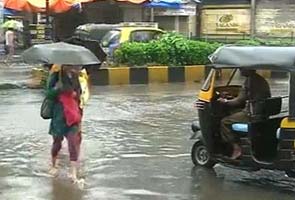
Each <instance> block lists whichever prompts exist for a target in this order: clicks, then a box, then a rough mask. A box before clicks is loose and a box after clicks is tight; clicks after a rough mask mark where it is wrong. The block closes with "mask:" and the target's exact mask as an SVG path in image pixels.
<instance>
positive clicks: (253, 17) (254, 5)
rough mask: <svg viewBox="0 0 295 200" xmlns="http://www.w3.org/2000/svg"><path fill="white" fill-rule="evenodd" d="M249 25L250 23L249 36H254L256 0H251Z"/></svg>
mask: <svg viewBox="0 0 295 200" xmlns="http://www.w3.org/2000/svg"><path fill="white" fill-rule="evenodd" d="M250 20H251V25H250V34H251V37H252V38H254V37H255V33H256V0H251V19H250Z"/></svg>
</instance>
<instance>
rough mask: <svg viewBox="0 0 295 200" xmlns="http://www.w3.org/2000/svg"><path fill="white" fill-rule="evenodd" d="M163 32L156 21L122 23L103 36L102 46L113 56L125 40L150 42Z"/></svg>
mask: <svg viewBox="0 0 295 200" xmlns="http://www.w3.org/2000/svg"><path fill="white" fill-rule="evenodd" d="M163 33H164V31H163V30H161V29H159V28H158V26H157V24H156V23H141V24H138V23H122V24H120V27H118V28H114V29H112V30H110V31H109V32H108V33H107V34H106V35H105V36H104V37H103V38H102V41H101V46H102V48H103V50H104V51H105V52H106V53H107V54H108V55H109V56H111V55H112V52H113V51H114V49H116V48H118V47H119V46H120V44H122V43H123V42H149V41H151V40H157V39H159V38H160V36H161V35H162V34H163Z"/></svg>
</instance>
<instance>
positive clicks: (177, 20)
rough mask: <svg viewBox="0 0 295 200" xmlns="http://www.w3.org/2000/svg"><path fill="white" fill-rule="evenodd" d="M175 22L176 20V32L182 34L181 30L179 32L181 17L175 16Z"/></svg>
mask: <svg viewBox="0 0 295 200" xmlns="http://www.w3.org/2000/svg"><path fill="white" fill-rule="evenodd" d="M174 20H175V21H174V22H175V25H174V26H175V30H176V32H177V33H179V32H180V30H179V16H175V17H174Z"/></svg>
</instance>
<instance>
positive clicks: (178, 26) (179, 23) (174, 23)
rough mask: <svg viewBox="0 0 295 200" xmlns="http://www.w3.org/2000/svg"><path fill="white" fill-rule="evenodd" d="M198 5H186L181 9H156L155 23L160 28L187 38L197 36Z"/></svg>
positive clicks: (154, 12) (154, 11)
mask: <svg viewBox="0 0 295 200" xmlns="http://www.w3.org/2000/svg"><path fill="white" fill-rule="evenodd" d="M196 10H197V9H196V4H195V3H186V4H183V5H182V6H181V8H180V9H170V8H154V10H153V15H154V21H155V22H157V23H158V24H159V28H161V29H164V30H166V31H176V32H178V33H181V34H183V35H186V36H195V35H196V12H197V11H196Z"/></svg>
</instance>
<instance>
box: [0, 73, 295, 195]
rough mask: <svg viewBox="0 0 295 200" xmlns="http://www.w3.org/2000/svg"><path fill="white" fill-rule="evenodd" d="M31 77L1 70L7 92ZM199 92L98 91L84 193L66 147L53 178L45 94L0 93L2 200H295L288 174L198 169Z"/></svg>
mask: <svg viewBox="0 0 295 200" xmlns="http://www.w3.org/2000/svg"><path fill="white" fill-rule="evenodd" d="M21 71H23V73H20V72H21ZM26 71H27V69H26V68H24V70H19V71H17V72H12V71H9V70H7V71H5V72H3V71H2V72H1V70H0V72H1V73H0V80H1V81H0V85H1V83H2V84H6V83H7V82H11V81H15V82H13V83H16V85H19V84H21V83H23V81H24V79H26V77H27V72H26ZM13 73H15V74H17V75H16V76H14V75H12V74H13ZM3 74H11V75H12V76H11V77H10V78H9V76H8V75H7V76H6V75H5V77H3ZM4 78H6V79H5V81H4ZM277 84H279V85H280V86H279V87H278V88H279V89H280V91H281V89H283V88H286V84H284V82H283V81H282V82H277ZM199 87H200V84H197V83H196V84H183V83H179V84H161V85H149V86H148V85H133V86H101V87H92V97H91V100H90V101H89V103H88V105H87V107H86V108H85V111H84V112H85V115H84V120H83V130H84V135H83V145H82V155H81V172H80V173H81V176H82V177H84V178H85V181H86V185H85V188H84V189H83V190H80V189H79V188H77V187H76V186H74V185H72V184H71V183H70V181H69V180H68V179H67V176H66V173H67V170H68V153H67V149H66V145H65V146H64V148H63V150H62V152H61V155H60V162H61V163H60V165H61V171H60V175H59V177H58V178H52V177H50V176H49V175H48V168H49V160H50V154H49V152H50V143H51V138H50V136H49V135H48V134H47V131H48V123H49V121H46V120H42V119H41V118H40V117H39V107H40V104H41V101H42V98H43V94H42V91H41V90H29V89H23V88H16V89H0V113H1V114H0V147H1V148H0V199H5V200H6V199H7V200H8V199H11V200H18V199H30V200H31V199H33V200H35V199H36V200H37V199H38V200H39V199H40V200H41V199H46V200H47V199H52V200H64V199H73V200H76V199H77V200H80V199H83V200H84V199H116V200H117V199H127V200H129V199H132V200H133V199H134V200H137V199H138V200H142V199H143V200H145V199H151V200H155V199H161V200H162V199H163V200H166V199H169V200H170V199H171V200H173V199H177V200H178V199H194V200H199V199H200V200H211V199H218V200H244V199H245V200H246V199H247V200H248V199H253V200H264V199H265V200H275V199H280V200H281V199H282V200H289V199H290V200H291V199H294V196H295V193H294V192H295V181H294V179H291V178H287V177H285V174H284V173H283V172H278V171H266V170H263V171H259V172H254V173H250V172H245V171H240V170H236V169H230V168H227V167H224V166H221V165H217V166H215V168H214V170H206V169H203V168H200V167H194V166H193V164H192V162H191V160H190V148H191V146H192V144H193V142H192V141H190V140H189V136H190V124H191V122H192V120H193V119H196V117H197V113H196V111H195V110H194V108H193V102H194V100H195V95H196V92H197V90H198V89H199Z"/></svg>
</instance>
